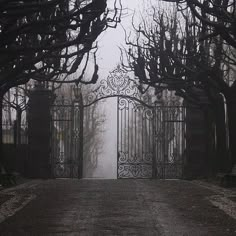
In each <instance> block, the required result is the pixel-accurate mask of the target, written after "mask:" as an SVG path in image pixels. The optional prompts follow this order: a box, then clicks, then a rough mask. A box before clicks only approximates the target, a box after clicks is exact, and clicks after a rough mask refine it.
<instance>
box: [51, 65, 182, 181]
mask: <svg viewBox="0 0 236 236" xmlns="http://www.w3.org/2000/svg"><path fill="white" fill-rule="evenodd" d="M152 92H154V91H152ZM152 92H149V93H146V94H145V95H144V94H141V93H140V91H139V89H138V86H137V84H136V83H135V82H134V81H133V80H131V79H130V78H129V76H128V75H127V73H126V72H125V71H123V70H122V69H121V68H120V67H117V68H116V69H115V70H113V71H112V72H110V75H109V76H108V78H107V79H106V80H102V81H101V82H100V86H98V87H97V88H96V89H95V90H93V91H91V92H90V93H89V94H88V96H87V97H85V98H84V99H83V102H82V98H80V99H78V98H77V99H76V100H75V101H72V102H71V101H69V102H66V101H65V100H61V101H56V103H55V104H54V105H53V106H52V122H51V123H52V145H51V146H52V158H51V160H52V168H53V174H54V176H55V177H79V178H81V177H82V164H83V160H82V154H83V109H84V108H86V107H89V106H91V105H92V104H94V103H96V102H98V101H99V100H102V99H107V98H110V97H113V98H114V97H116V98H117V178H162V179H167V178H171V179H173V178H181V177H182V172H183V164H184V159H185V152H186V151H185V107H183V106H181V105H180V102H179V100H178V99H177V100H178V101H177V100H175V99H174V100H170V101H168V99H169V97H168V96H167V97H166V98H165V99H166V100H165V99H160V98H159V99H158V98H157V97H156V96H155V94H154V93H152ZM83 103H84V104H83Z"/></svg>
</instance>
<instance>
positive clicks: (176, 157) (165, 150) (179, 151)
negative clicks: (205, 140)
mask: <svg viewBox="0 0 236 236" xmlns="http://www.w3.org/2000/svg"><path fill="white" fill-rule="evenodd" d="M154 113H155V115H154V130H155V131H154V137H155V148H154V153H155V154H154V155H155V157H156V161H155V162H156V177H157V178H161V179H175V178H176V179H179V178H182V174H183V173H182V172H183V164H184V155H185V136H184V135H185V108H184V107H183V106H156V107H155V112H154Z"/></svg>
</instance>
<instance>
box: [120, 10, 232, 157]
mask: <svg viewBox="0 0 236 236" xmlns="http://www.w3.org/2000/svg"><path fill="white" fill-rule="evenodd" d="M153 11H154V13H153V15H152V20H151V22H152V23H151V24H149V23H148V22H147V21H143V22H142V24H140V25H139V26H138V27H135V26H134V28H135V31H136V34H137V37H136V38H135V39H134V40H132V39H130V38H128V37H127V40H126V41H127V44H128V45H130V48H129V50H128V51H126V55H127V58H128V65H126V66H128V68H129V69H131V70H133V71H134V73H135V76H136V78H137V79H138V80H139V82H140V84H141V85H140V87H142V84H146V85H148V86H152V87H154V88H155V89H156V93H158V92H159V91H160V90H163V89H169V90H174V91H176V94H177V95H179V96H181V97H183V98H184V99H185V100H187V101H189V102H191V103H194V104H198V105H200V106H201V107H205V109H208V106H209V105H210V106H211V107H212V108H213V111H214V113H215V118H214V123H215V125H216V127H217V128H216V129H217V137H218V140H217V145H218V147H220V146H221V150H223V151H222V152H221V154H222V153H223V154H224V155H226V154H225V153H226V133H225V132H226V131H225V129H226V127H225V126H226V123H225V117H224V114H225V110H224V103H223V102H222V95H221V94H223V96H224V98H225V100H226V103H227V107H228V109H227V111H228V114H227V118H228V120H229V135H230V136H229V140H230V150H231V155H232V157H233V156H235V155H234V154H233V153H234V152H235V150H234V146H235V145H234V144H233V140H234V135H235V133H236V132H234V131H235V127H234V124H232V122H230V120H232V118H233V117H234V115H233V114H232V113H231V112H230V111H231V109H232V108H231V106H232V103H231V101H232V95H233V94H232V91H233V90H234V81H233V82H232V81H231V82H229V81H228V76H229V74H230V73H231V72H232V65H234V63H235V60H234V59H235V58H234V54H233V53H229V52H230V50H229V48H230V46H229V45H225V44H223V40H222V39H221V38H220V37H215V38H208V39H205V40H204V41H201V42H199V40H198V39H199V37H200V36H201V35H202V34H203V33H204V34H205V33H206V32H207V31H208V29H207V28H205V27H204V25H202V24H200V23H201V22H197V19H196V18H195V17H193V16H191V14H190V12H189V11H185V12H184V14H183V18H182V19H180V17H179V13H178V12H177V11H176V10H173V12H172V14H168V13H166V12H165V11H162V10H159V11H158V10H157V9H155V7H153ZM143 18H144V17H143ZM124 66H125V65H124ZM219 107H220V108H219ZM219 117H220V118H219ZM218 118H219V119H218ZM220 140H221V141H220Z"/></svg>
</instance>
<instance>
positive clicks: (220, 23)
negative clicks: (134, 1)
mask: <svg viewBox="0 0 236 236" xmlns="http://www.w3.org/2000/svg"><path fill="white" fill-rule="evenodd" d="M163 1H165V2H176V3H177V6H178V9H179V10H180V11H183V9H185V8H186V7H189V9H190V10H191V12H192V14H193V15H194V16H195V17H196V18H197V19H198V20H199V21H200V22H201V24H202V25H203V26H204V27H207V28H208V31H207V32H204V33H203V34H202V35H201V36H200V37H199V39H200V40H205V39H208V38H213V37H216V36H220V37H222V39H223V40H225V42H226V43H227V44H229V45H231V46H233V47H234V48H236V30H235V29H236V14H235V10H236V1H235V0H210V1H209V0H163Z"/></svg>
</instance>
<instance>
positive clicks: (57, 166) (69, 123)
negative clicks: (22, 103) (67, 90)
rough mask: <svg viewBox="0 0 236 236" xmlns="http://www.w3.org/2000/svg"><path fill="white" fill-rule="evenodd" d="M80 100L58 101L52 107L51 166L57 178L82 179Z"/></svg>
mask: <svg viewBox="0 0 236 236" xmlns="http://www.w3.org/2000/svg"><path fill="white" fill-rule="evenodd" d="M82 115H83V114H82V109H81V102H80V100H74V101H69V100H65V99H61V100H56V101H55V102H54V104H53V105H52V107H51V118H52V120H51V137H52V138H51V142H52V143H51V148H52V150H51V164H52V173H53V176H54V177H55V178H81V177H82V141H83V140H82V124H83V122H82V120H81V119H82Z"/></svg>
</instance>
